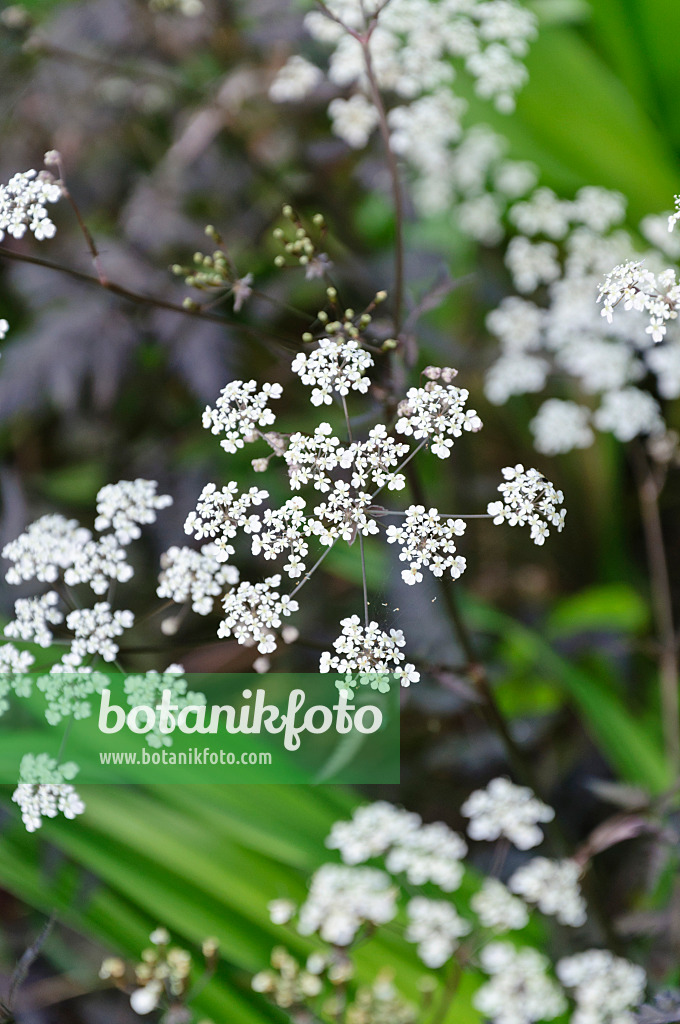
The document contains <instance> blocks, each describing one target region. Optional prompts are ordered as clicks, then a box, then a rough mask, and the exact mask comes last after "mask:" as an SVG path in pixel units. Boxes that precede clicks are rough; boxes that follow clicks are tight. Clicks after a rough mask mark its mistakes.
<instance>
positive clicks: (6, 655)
mask: <svg viewBox="0 0 680 1024" xmlns="http://www.w3.org/2000/svg"><path fill="white" fill-rule="evenodd" d="M34 662H35V658H34V657H33V655H32V654H31V653H30V651H20V650H19V649H18V648H17V647H15V646H14V644H2V646H0V715H4V713H5V711H9V706H10V704H9V699H8V698H9V695H10V693H11V692H12V691H14V693H16V695H17V696H18V697H30V695H31V682H32V681H31V677H30V676H29V675H26V673H27V672H29V671H30V668H31V665H33V663H34Z"/></svg>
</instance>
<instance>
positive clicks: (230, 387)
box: [203, 380, 283, 454]
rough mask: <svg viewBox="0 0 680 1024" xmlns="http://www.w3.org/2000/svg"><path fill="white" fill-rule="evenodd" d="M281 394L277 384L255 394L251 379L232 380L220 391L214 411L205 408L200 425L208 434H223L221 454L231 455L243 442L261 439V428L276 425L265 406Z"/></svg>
mask: <svg viewBox="0 0 680 1024" xmlns="http://www.w3.org/2000/svg"><path fill="white" fill-rule="evenodd" d="M282 394H283V388H282V387H281V385H280V384H265V385H264V386H263V387H262V390H260V391H258V389H257V383H256V381H254V380H249V381H242V380H232V381H230V382H229V384H227V385H226V387H224V388H222V391H221V392H220V397H219V398H218V399H217V402H216V403H215V408H214V409H213V408H211V406H207V407H206V409H205V412H204V413H203V426H204V427H205V429H206V430H209V431H210V432H211V434H224V435H225V437H224V438H223V440H222V441H220V444H221V446H222V447H223V448H224V450H225V452H231V453H232V454H233V453H234V452H236V451H238V449H239V448H243V446H244V444H245V443H246V442H250V441H256V440H257V439H258V438H259V437H262V428H267V427H270V426H271V425H272V424H273V423H275V422H276V416H275V415H274V413H273V412H272V410H271V409H270V408H269V407H268V404H267V403H268V402H269V401H270V400H272V399H276V398H280V397H281V395H282Z"/></svg>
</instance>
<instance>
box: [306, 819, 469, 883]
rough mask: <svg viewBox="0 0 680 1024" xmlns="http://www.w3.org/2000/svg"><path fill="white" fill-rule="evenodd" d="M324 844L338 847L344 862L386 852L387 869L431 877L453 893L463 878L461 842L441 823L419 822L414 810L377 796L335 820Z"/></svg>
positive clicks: (413, 879)
mask: <svg viewBox="0 0 680 1024" xmlns="http://www.w3.org/2000/svg"><path fill="white" fill-rule="evenodd" d="M326 846H327V847H328V848H329V849H331V850H339V851H340V856H341V857H342V859H343V861H344V862H345V864H361V863H363V862H364V861H367V860H371V859H372V858H373V857H380V856H385V857H386V859H385V866H386V867H387V870H388V871H390V872H392V874H401V873H403V874H405V875H406V877H407V879H408V881H409V882H410V883H411V884H412V885H425V884H426V883H428V882H432V884H433V885H436V886H438V887H439V888H440V889H441V890H442V891H443V892H454V890H456V889H457V888H458V887H459V885H460V883H461V881H462V878H463V872H464V868H463V863H462V861H463V858H464V857H465V855H466V853H467V846H466V844H465V841H464V840H463V839H462V838H461V837H460V836H459V835H458V834H457V833H456V832H453V831H452V830H451V829H450V828H449V827H448V826H447V825H445V824H444V823H443V822H441V821H438V822H434V823H433V824H431V825H424V824H423V821H422V819H421V817H420V815H419V814H414V813H412V812H411V811H404V810H401V809H400V808H398V807H393V806H392V804H388V803H386V802H385V801H384V800H379V801H377V802H376V803H373V804H368V805H367V806H365V807H359V808H357V810H356V811H355V812H354V815H353V816H352V818H351V820H350V821H338V822H336V823H335V824H334V825H333V828H332V829H331V832H330V835H329V836H328V838H327V839H326Z"/></svg>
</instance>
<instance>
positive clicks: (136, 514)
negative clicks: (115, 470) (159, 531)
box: [94, 479, 172, 544]
mask: <svg viewBox="0 0 680 1024" xmlns="http://www.w3.org/2000/svg"><path fill="white" fill-rule="evenodd" d="M157 487H158V484H157V483H156V481H155V480H142V479H137V480H119V481H118V483H117V484H106V486H105V487H102V489H101V490H100V491H99V493H98V494H97V518H96V519H95V522H94V528H95V530H97V531H98V532H100V533H101V532H103V531H104V530H108V529H109V528H111V529H113V532H114V534H115V535H116V538H117V539H118V540H119V541H120V543H121V544H129V543H130V542H131V541H133V540H138V539H139V537H141V535H142V531H141V530H140V528H139V526H140V524H141V525H143V526H147V525H148V524H149V523H155V522H156V512H157V511H159V510H160V509H163V508H168V506H169V505H172V498H171V497H170V495H169V494H157V493H156V489H157Z"/></svg>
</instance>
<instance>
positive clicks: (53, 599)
mask: <svg viewBox="0 0 680 1024" xmlns="http://www.w3.org/2000/svg"><path fill="white" fill-rule="evenodd" d="M58 604H59V594H57V592H56V590H48V591H47V593H46V594H41V595H40V597H20V598H19V599H18V600H17V601H15V602H14V619H13V620H12V621H11V622H8V623H7V625H6V626H5V636H8V637H10V638H11V639H12V640H23V641H24V642H25V643H35V644H38V646H40V647H49V646H50V644H51V643H52V641H53V640H54V634H53V633H52V630H51V629H50V626H58V625H59V624H60V623H62V622H63V621H64V616H63V613H62V612H61V611H60V610H59V608H57V605H58Z"/></svg>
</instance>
